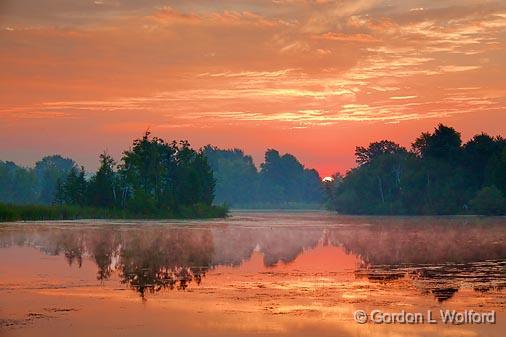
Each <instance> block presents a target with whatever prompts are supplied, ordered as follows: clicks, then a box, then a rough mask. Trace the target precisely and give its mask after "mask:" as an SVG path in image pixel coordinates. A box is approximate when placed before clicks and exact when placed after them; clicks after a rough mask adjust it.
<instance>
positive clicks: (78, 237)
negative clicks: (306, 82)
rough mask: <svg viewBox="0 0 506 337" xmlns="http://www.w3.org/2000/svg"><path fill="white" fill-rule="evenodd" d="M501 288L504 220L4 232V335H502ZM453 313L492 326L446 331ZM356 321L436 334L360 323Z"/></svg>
mask: <svg viewBox="0 0 506 337" xmlns="http://www.w3.org/2000/svg"><path fill="white" fill-rule="evenodd" d="M505 285H506V219H505V218H474V217H406V218H400V217H344V216H337V215H332V214H328V213H323V212H293V213H274V212H263V213H262V212H250V213H234V214H233V216H232V217H230V218H228V219H224V220H212V221H178V222H158V221H135V222H122V221H78V222H37V223H12V224H4V225H0V335H2V336H68V335H69V333H70V332H71V333H72V335H75V336H111V335H118V336H167V335H172V336H252V335H254V336H382V335H384V336H401V335H406V336H425V335H427V336H438V335H441V336H443V335H444V336H452V335H455V336H464V335H465V336H503V335H504V333H506V315H504V312H505V308H504V307H505V299H506V296H505V292H504V287H505ZM446 309H448V310H457V311H458V312H463V311H464V310H474V311H476V312H480V313H481V312H491V311H494V312H495V315H496V323H495V324H461V325H454V324H444V323H443V322H442V321H441V320H440V317H439V316H440V310H446ZM356 310H364V311H365V312H366V313H371V312H372V311H373V310H379V311H381V312H384V313H398V312H403V311H404V312H409V313H423V314H424V315H426V314H427V313H428V311H431V312H433V314H434V316H435V318H436V320H438V322H436V323H434V324H428V323H426V322H424V323H423V324H402V323H396V324H375V323H371V322H368V323H366V324H358V323H357V322H356V321H355V320H354V316H353V313H354V312H355V311H356Z"/></svg>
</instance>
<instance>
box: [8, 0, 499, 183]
mask: <svg viewBox="0 0 506 337" xmlns="http://www.w3.org/2000/svg"><path fill="white" fill-rule="evenodd" d="M505 42H506V3H505V2H504V1H470V0H459V1H448V0H441V1H415V0H401V1H375V0H356V1H345V0H340V1H333V0H255V1H253V0H244V1H235V0H234V1H232V0H224V1H213V0H188V1H182V0H178V1H170V0H145V1H134V0H95V1H93V0H74V1H64V0H1V1H0V69H1V76H0V118H1V119H0V122H1V123H0V160H14V161H16V162H19V163H21V164H24V165H33V163H34V162H35V160H37V159H39V158H40V157H42V156H43V155H45V154H51V153H61V154H64V155H67V156H70V157H72V158H74V159H75V160H76V161H78V162H79V163H80V164H84V165H85V166H86V167H87V168H89V169H94V168H95V167H96V165H97V155H98V153H100V152H102V151H103V150H104V149H108V150H109V152H110V153H112V154H113V155H114V156H115V157H116V158H117V159H119V156H120V153H121V150H123V149H125V148H126V147H128V146H129V144H130V143H131V140H132V139H133V137H138V136H140V135H141V134H142V133H143V132H144V131H145V130H146V129H147V128H150V130H151V131H152V132H153V133H154V134H156V135H158V136H161V137H164V138H166V139H168V140H170V139H180V138H185V139H188V140H190V142H191V143H192V145H193V146H195V147H200V146H202V145H205V144H207V143H211V144H214V145H217V146H220V147H239V148H242V149H244V150H245V152H246V153H250V154H252V155H253V156H254V158H255V161H256V163H257V164H259V163H260V162H261V161H262V156H263V152H264V151H265V149H266V148H269V147H274V148H277V149H278V150H280V151H281V152H290V153H292V154H294V155H296V156H297V157H298V158H299V159H300V160H301V161H302V162H304V163H305V164H306V166H308V167H315V168H317V169H318V170H319V171H320V173H321V174H322V175H329V174H331V173H333V172H335V171H345V170H346V169H348V168H350V167H351V166H353V165H354V158H353V152H354V148H355V146H356V145H366V144H368V143H369V142H371V141H374V140H379V139H383V138H388V139H392V140H394V141H397V142H400V143H401V144H403V145H409V144H410V142H411V141H413V139H414V138H415V137H416V136H417V135H418V134H419V133H420V132H422V131H427V130H431V129H432V128H433V127H434V126H435V125H436V124H437V123H439V122H443V123H445V124H449V125H451V126H454V127H456V128H457V129H459V130H460V131H462V134H463V136H464V139H467V138H469V137H470V136H472V135H473V134H475V133H478V132H481V131H486V132H488V133H490V134H492V135H498V134H502V135H506V132H505V131H506V115H505V113H506V99H505V97H506V95H505V92H506V62H505V60H506V52H505V47H506V45H505Z"/></svg>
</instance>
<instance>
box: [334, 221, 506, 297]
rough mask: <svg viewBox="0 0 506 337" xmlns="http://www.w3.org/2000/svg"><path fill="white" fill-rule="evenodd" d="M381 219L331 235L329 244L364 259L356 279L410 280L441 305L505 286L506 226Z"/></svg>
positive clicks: (497, 223) (490, 223) (488, 222)
mask: <svg viewBox="0 0 506 337" xmlns="http://www.w3.org/2000/svg"><path fill="white" fill-rule="evenodd" d="M382 219H383V221H384V222H381V221H379V220H378V219H376V223H374V224H372V225H370V226H362V227H361V228H353V229H350V228H348V229H342V230H332V231H331V233H330V235H329V236H330V239H329V240H330V241H331V242H333V243H334V244H338V245H342V246H343V247H345V249H346V250H347V251H348V252H351V253H353V254H356V255H359V256H360V257H361V258H362V260H363V261H364V265H363V266H362V267H361V268H360V269H359V270H357V271H356V275H357V277H365V278H367V279H369V280H371V281H373V282H392V281H395V280H398V279H401V278H404V277H408V278H410V279H411V280H412V282H413V283H414V284H415V285H416V286H417V287H418V288H419V289H420V290H421V291H422V293H427V294H432V295H433V296H434V297H435V298H436V299H437V300H438V301H440V302H442V301H445V300H447V299H449V298H451V297H452V296H453V295H454V294H455V293H456V292H457V291H458V289H460V288H462V287H467V288H472V289H475V290H478V289H501V288H503V287H504V285H505V284H506V283H505V274H504V273H505V265H504V262H503V260H504V258H505V257H506V231H504V229H503V228H504V227H503V224H501V223H499V222H496V223H494V222H491V221H493V220H490V219H488V220H486V221H483V222H481V223H480V222H479V221H478V223H476V224H473V225H471V224H466V223H461V222H459V221H462V222H465V221H467V220H466V219H459V218H446V219H443V220H441V219H437V220H436V219H435V218H425V222H418V221H419V219H418V218H417V219H416V220H415V221H409V220H406V219H402V218H392V220H391V222H390V223H389V222H388V221H387V220H385V219H388V218H382Z"/></svg>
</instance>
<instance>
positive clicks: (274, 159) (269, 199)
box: [204, 145, 324, 208]
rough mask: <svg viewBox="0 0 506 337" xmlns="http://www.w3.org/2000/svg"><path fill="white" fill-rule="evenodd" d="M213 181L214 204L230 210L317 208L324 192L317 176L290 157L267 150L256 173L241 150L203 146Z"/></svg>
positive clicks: (252, 164) (251, 161)
mask: <svg viewBox="0 0 506 337" xmlns="http://www.w3.org/2000/svg"><path fill="white" fill-rule="evenodd" d="M204 153H205V155H206V156H207V158H208V160H209V164H210V165H211V167H212V169H213V171H214V173H215V177H216V200H218V201H219V202H224V203H227V204H229V205H231V206H234V207H257V208H271V207H294V208H299V207H311V206H312V207H315V206H316V207H318V206H319V205H320V204H321V203H322V202H323V199H324V191H323V187H322V183H321V179H320V176H319V174H318V172H317V171H316V170H314V169H307V168H304V166H303V165H302V164H301V163H300V162H299V161H298V160H297V158H295V157H294V156H293V155H291V154H284V155H280V154H279V152H278V151H276V150H273V149H269V150H267V151H266V153H265V161H264V163H262V164H261V165H260V170H257V168H256V167H255V165H254V163H253V159H252V158H251V156H247V155H245V154H244V152H243V151H242V150H239V149H231V150H222V149H219V148H216V147H212V146H210V145H209V146H206V147H205V148H204Z"/></svg>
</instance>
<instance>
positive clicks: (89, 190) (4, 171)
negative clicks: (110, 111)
mask: <svg viewBox="0 0 506 337" xmlns="http://www.w3.org/2000/svg"><path fill="white" fill-rule="evenodd" d="M0 179H1V180H0V197H1V198H2V199H1V200H0V201H2V202H4V203H20V204H53V205H60V206H63V205H65V206H79V207H95V208H100V209H116V210H125V211H126V212H127V213H128V214H135V215H146V216H149V217H151V216H157V217H172V216H180V215H185V214H186V215H189V216H191V215H192V214H193V213H199V214H202V215H205V213H208V212H210V213H212V214H225V213H226V211H225V209H224V208H223V209H222V208H220V207H216V206H213V205H212V204H213V199H214V190H215V179H214V177H213V172H212V170H211V167H210V166H209V164H208V162H207V158H206V157H205V155H204V153H203V151H201V150H199V151H197V150H194V149H192V148H191V146H190V144H189V143H188V142H187V141H180V142H176V141H173V142H171V143H168V142H166V141H164V140H163V139H161V138H158V137H151V135H150V133H149V132H146V133H145V134H144V136H143V137H142V138H139V139H135V140H134V141H133V144H132V147H131V148H130V149H129V150H127V151H124V152H123V156H122V158H121V161H120V162H119V163H116V161H115V160H114V159H113V158H112V157H111V156H110V155H108V154H107V153H103V154H101V155H100V167H99V168H98V170H97V172H96V173H94V174H92V175H89V174H87V173H86V172H85V170H84V167H79V166H77V164H76V163H75V162H74V161H73V160H71V159H68V158H62V157H61V156H58V155H56V156H50V157H45V158H43V159H42V160H41V161H39V162H37V163H36V165H35V168H34V169H27V168H21V167H18V166H17V165H15V164H14V163H11V162H6V163H4V162H2V163H1V165H0Z"/></svg>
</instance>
